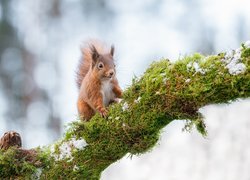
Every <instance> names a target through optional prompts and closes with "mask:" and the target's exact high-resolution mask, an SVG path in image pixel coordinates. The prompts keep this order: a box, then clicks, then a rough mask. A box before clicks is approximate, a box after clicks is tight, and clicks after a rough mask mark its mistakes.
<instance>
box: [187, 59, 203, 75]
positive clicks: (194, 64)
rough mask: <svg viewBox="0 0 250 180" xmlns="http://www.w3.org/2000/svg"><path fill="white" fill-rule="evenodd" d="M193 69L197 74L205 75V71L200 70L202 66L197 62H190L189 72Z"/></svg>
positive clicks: (188, 65)
mask: <svg viewBox="0 0 250 180" xmlns="http://www.w3.org/2000/svg"><path fill="white" fill-rule="evenodd" d="M191 68H194V70H195V72H196V73H201V74H205V70H204V69H202V68H200V66H199V64H198V63H197V62H189V63H188V64H187V70H188V71H189V70H190V69H191Z"/></svg>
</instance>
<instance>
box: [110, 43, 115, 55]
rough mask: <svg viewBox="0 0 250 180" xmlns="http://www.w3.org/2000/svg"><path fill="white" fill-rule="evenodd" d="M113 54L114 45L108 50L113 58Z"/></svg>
mask: <svg viewBox="0 0 250 180" xmlns="http://www.w3.org/2000/svg"><path fill="white" fill-rule="evenodd" d="M114 52H115V47H114V45H112V46H111V49H110V54H111V56H114Z"/></svg>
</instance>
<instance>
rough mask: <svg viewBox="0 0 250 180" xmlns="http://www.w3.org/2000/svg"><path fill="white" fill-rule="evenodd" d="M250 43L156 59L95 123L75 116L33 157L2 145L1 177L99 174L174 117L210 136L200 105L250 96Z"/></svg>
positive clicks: (150, 140)
mask: <svg viewBox="0 0 250 180" xmlns="http://www.w3.org/2000/svg"><path fill="white" fill-rule="evenodd" d="M249 47H250V45H249V43H248V44H247V43H246V44H243V45H242V47H241V48H239V49H238V50H236V51H231V52H229V53H221V54H218V55H213V56H207V57H204V56H202V55H200V54H194V55H192V56H189V57H184V58H183V59H180V60H178V61H176V62H175V63H172V62H170V61H169V60H166V59H163V60H161V61H158V62H154V63H152V64H151V66H150V67H149V68H148V69H147V70H146V72H145V73H144V75H143V76H142V77H140V78H134V79H133V82H132V85H131V86H130V87H129V88H128V89H127V90H125V92H124V97H123V100H122V101H121V102H120V103H118V104H114V105H112V106H110V107H109V116H108V118H107V119H103V118H101V117H100V116H99V115H95V116H94V117H93V118H92V119H91V121H90V122H81V121H75V122H73V123H71V124H70V125H69V129H68V130H67V132H66V133H65V135H64V137H63V138H62V139H61V140H59V141H58V142H56V143H54V144H52V145H51V146H48V147H42V148H36V149H35V150H34V151H36V153H34V151H32V152H33V154H32V155H30V156H29V158H27V156H26V155H27V154H25V153H20V152H22V151H23V150H21V149H18V148H14V147H13V148H9V149H8V150H6V151H4V150H1V152H0V177H3V178H17V177H18V178H20V179H25V178H40V179H57V178H59V179H65V178H67V179H99V178H100V175H101V172H102V171H103V170H104V169H105V168H107V167H108V166H109V165H110V164H112V163H114V162H116V161H117V160H119V159H121V158H122V157H123V156H124V155H126V154H127V153H131V154H132V155H134V154H141V153H144V152H147V151H148V150H150V149H151V148H152V147H153V146H154V145H155V144H156V142H157V141H158V139H159V134H160V130H161V129H162V128H163V127H165V126H166V125H168V124H169V123H170V122H172V121H173V120H175V119H180V120H185V121H186V122H187V124H186V126H185V129H187V130H189V129H190V128H191V127H192V126H193V125H195V126H196V128H197V130H198V131H199V132H200V133H201V134H202V135H206V129H205V124H204V122H203V119H202V116H201V114H200V113H199V108H201V107H204V106H206V105H208V104H218V103H229V102H232V101H234V100H236V99H237V98H247V97H249V96H250V73H249V72H250V48H249ZM20 154H21V155H20ZM30 159H31V160H30Z"/></svg>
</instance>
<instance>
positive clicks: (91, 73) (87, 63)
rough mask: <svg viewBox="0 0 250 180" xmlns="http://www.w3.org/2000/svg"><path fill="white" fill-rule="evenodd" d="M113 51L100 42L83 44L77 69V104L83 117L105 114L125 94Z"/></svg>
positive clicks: (104, 115)
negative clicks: (97, 113) (120, 83)
mask: <svg viewBox="0 0 250 180" xmlns="http://www.w3.org/2000/svg"><path fill="white" fill-rule="evenodd" d="M113 55H114V47H113V46H111V48H110V50H108V51H107V50H105V48H104V47H103V46H102V44H101V43H98V42H91V43H88V44H87V45H86V46H85V47H83V48H82V58H81V60H80V63H79V66H78V70H77V85H78V88H79V96H78V101H77V108H78V113H79V115H80V117H81V119H83V120H86V121H88V120H90V119H91V117H92V116H93V115H94V114H95V112H99V113H100V114H101V115H102V116H103V117H106V116H107V112H108V111H107V109H106V107H107V106H108V105H109V104H110V103H112V102H116V100H117V98H121V96H122V90H121V88H120V86H119V84H118V81H117V78H116V71H115V64H114V59H113Z"/></svg>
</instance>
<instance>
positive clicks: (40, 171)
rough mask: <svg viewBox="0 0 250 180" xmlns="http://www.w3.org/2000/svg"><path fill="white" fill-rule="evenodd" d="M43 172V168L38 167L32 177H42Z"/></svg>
mask: <svg viewBox="0 0 250 180" xmlns="http://www.w3.org/2000/svg"><path fill="white" fill-rule="evenodd" d="M42 172H43V169H42V168H37V169H36V171H35V173H34V174H33V175H32V176H31V179H40V177H41V175H42Z"/></svg>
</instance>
